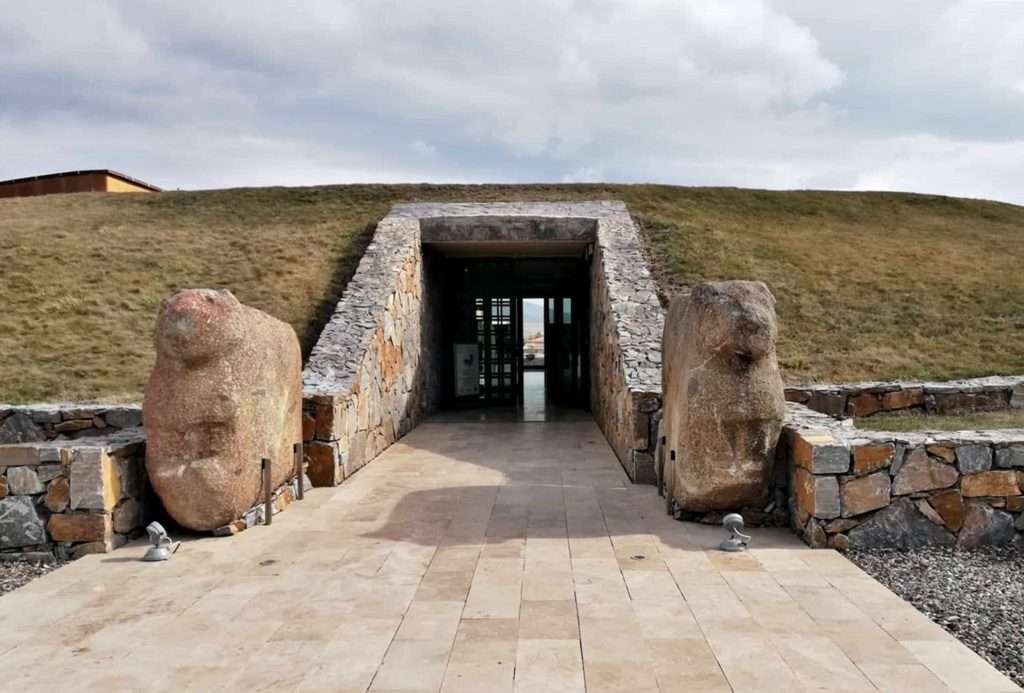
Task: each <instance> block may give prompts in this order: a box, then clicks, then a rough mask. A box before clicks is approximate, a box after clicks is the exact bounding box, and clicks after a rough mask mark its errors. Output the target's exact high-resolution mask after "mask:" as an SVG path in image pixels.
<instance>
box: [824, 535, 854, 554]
mask: <svg viewBox="0 0 1024 693" xmlns="http://www.w3.org/2000/svg"><path fill="white" fill-rule="evenodd" d="M828 545H829V548H833V549H835V550H836V551H846V550H847V549H849V548H850V537H848V536H846V535H845V534H834V535H832V536H830V537H829V538H828Z"/></svg>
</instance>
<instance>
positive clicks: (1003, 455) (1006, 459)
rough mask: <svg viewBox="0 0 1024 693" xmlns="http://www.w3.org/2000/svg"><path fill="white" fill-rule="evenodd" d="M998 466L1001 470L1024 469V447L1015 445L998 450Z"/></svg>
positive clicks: (996, 459) (996, 458)
mask: <svg viewBox="0 0 1024 693" xmlns="http://www.w3.org/2000/svg"><path fill="white" fill-rule="evenodd" d="M995 461H996V466H997V467H999V468H1001V469H1008V468H1010V467H1024V446H1019V445H1013V446H1010V447H1006V448H999V449H997V450H996V457H995Z"/></svg>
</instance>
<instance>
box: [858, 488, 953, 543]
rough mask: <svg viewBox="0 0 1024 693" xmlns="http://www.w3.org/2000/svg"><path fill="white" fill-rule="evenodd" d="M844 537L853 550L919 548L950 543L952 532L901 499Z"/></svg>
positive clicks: (908, 501)
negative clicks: (847, 538) (846, 537)
mask: <svg viewBox="0 0 1024 693" xmlns="http://www.w3.org/2000/svg"><path fill="white" fill-rule="evenodd" d="M847 536H848V537H849V539H850V548H852V549H900V550H904V551H906V550H909V549H918V548H921V547H923V546H952V545H953V544H954V543H955V541H956V539H955V538H954V537H953V535H952V534H950V533H949V532H947V531H946V530H944V529H942V528H941V527H939V526H938V525H936V524H934V523H933V522H931V521H930V520H928V518H926V517H925V516H924V515H922V514H921V513H920V511H918V509H917V507H915V505H914V503H913V501H911V500H910V499H909V498H900V499H897V500H896V501H894V502H893V503H892V505H890V506H888V507H887V508H884V509H882V510H879V511H878V512H876V513H875V514H874V515H872V516H871V517H870V518H869V519H868V520H866V521H865V522H863V523H862V524H861V525H859V526H857V527H854V528H853V529H851V530H850V531H849V533H848V534H847Z"/></svg>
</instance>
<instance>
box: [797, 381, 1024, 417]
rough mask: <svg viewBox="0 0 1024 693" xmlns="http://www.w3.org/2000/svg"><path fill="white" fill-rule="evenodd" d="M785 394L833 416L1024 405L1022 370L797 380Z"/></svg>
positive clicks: (949, 411) (958, 411) (967, 410)
mask: <svg viewBox="0 0 1024 693" xmlns="http://www.w3.org/2000/svg"><path fill="white" fill-rule="evenodd" d="M786 399H787V400H788V401H790V402H798V403H800V404H805V405H807V407H809V408H810V409H813V410H814V411H818V412H821V413H822V414H828V415H830V416H835V417H840V416H857V417H864V416H871V415H872V414H876V413H878V412H889V411H903V410H919V411H923V412H925V413H928V414H966V413H970V412H976V411H1001V410H1004V409H1010V408H1015V409H1024V376H1010V377H1002V376H995V377H989V378H973V379H970V380H950V381H946V382H866V383H846V384H839V385H831V384H830V385H793V386H790V387H787V388H786Z"/></svg>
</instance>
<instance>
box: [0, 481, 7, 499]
mask: <svg viewBox="0 0 1024 693" xmlns="http://www.w3.org/2000/svg"><path fill="white" fill-rule="evenodd" d="M6 497H7V477H5V476H0V498H6Z"/></svg>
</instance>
